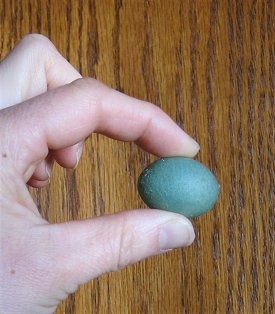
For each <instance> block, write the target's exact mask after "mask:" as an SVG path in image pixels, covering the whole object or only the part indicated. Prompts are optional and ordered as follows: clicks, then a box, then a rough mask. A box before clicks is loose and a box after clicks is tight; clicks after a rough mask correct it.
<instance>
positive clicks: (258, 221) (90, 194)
mask: <svg viewBox="0 0 275 314" xmlns="http://www.w3.org/2000/svg"><path fill="white" fill-rule="evenodd" d="M31 32H38V33H42V34H44V35H46V36H48V37H49V38H50V39H51V40H52V41H53V42H54V43H55V45H56V46H57V48H58V49H59V50H60V51H61V53H62V54H63V55H64V56H65V57H66V58H67V59H68V60H69V61H70V62H71V63H72V64H73V65H74V66H75V67H76V68H77V69H78V70H79V71H80V72H81V73H82V74H83V75H85V76H92V77H95V78H97V79H99V80H101V81H103V82H105V83H106V84H108V85H110V86H111V87H113V88H116V89H118V90H121V91H123V92H125V93H127V94H129V95H132V96H135V97H138V98H141V99H145V100H148V101H151V102H153V103H155V104H157V105H159V106H160V107H161V108H162V109H163V110H165V111H166V112H167V113H168V114H169V115H171V116H172V117H173V118H174V119H175V120H176V121H177V123H178V124H179V125H181V126H182V127H183V128H184V129H185V130H186V131H187V132H188V133H190V134H191V135H192V136H194V137H195V138H196V139H197V141H198V142H199V143H200V145H201V151H200V153H199V155H198V157H197V158H198V159H199V160H200V161H202V162H203V163H204V164H206V165H207V166H209V167H210V168H211V169H212V170H213V172H214V173H215V174H216V175H217V177H218V179H219V181H220V183H221V187H222V189H221V195H220V198H219V201H218V203H217V205H216V206H215V209H214V210H213V211H211V212H209V213H208V214H206V215H204V216H202V217H199V218H196V219H194V224H195V226H196V234H197V238H196V241H195V243H194V245H192V246H191V247H189V248H187V249H178V250H175V251H172V252H169V253H166V254H164V255H161V256H158V257H154V258H150V259H148V260H146V261H143V262H140V263H138V264H136V265H133V266H129V267H127V268H126V269H124V270H121V271H120V272H117V273H112V274H107V275H104V276H102V277H101V278H98V279H95V280H93V281H92V282H90V283H89V284H86V285H85V286H82V287H81V288H80V290H79V291H78V292H77V293H76V294H74V295H72V296H70V298H69V299H68V300H66V301H65V302H64V303H62V304H61V306H60V307H59V309H58V311H57V313H115V314H116V313H119V314H120V313H142V314H144V313H155V314H159V313H161V314H162V313H163V314H166V313H173V314H176V313H265V314H266V313H273V312H272V308H273V309H274V246H275V245H274V244H275V243H274V230H275V228H274V208H275V202H274V146H275V142H274V107H275V106H274V103H275V1H273V0H269V1H268V0H266V1H265V0H258V1H257V0H255V1H252V0H245V1H238V0H231V1H230V0H228V1H225V0H224V1H223V0H220V1H218V0H212V1H210V0H201V1H196V0H189V1H187V0H186V1H185V0H152V1H151V0H144V1H142V0H128V1H126V0H125V1H122V0H120V1H119V0H117V1H115V0H94V1H93V0H91V1H88V0H87V1H86V0H82V1H74V0H70V1H65V0H60V1H57V0H56V1H54V0H52V1H50V0H49V1H47V0H44V1H43V0H41V1H39V0H29V1H24V0H22V1H18V0H1V2H0V56H1V58H2V57H4V55H5V54H6V53H8V52H9V51H10V49H11V48H12V47H13V46H14V45H15V43H16V42H17V41H18V40H19V39H20V38H22V37H23V36H24V35H26V34H28V33H31ZM153 158H154V157H153V156H149V155H148V154H147V153H145V152H143V151H141V150H140V149H138V148H137V147H136V146H135V145H134V144H130V143H121V142H116V141H113V140H110V139H107V138H104V137H103V136H99V135H92V136H91V137H90V138H89V139H88V140H87V142H86V148H85V151H84V155H83V157H82V160H81V162H80V165H79V167H78V168H77V170H75V171H65V170H63V169H60V168H59V167H58V166H56V167H55V171H54V175H53V177H52V181H51V184H50V186H49V187H47V188H43V189H41V190H32V191H31V193H32V194H33V197H34V198H35V201H36V202H37V204H38V206H39V208H40V209H41V212H42V215H43V216H44V217H46V218H47V219H48V220H49V221H51V222H60V221H66V220H69V219H83V218H89V217H91V216H95V215H101V214H104V213H114V212H118V211H120V210H123V209H128V208H138V207H144V206H145V205H144V204H143V203H142V201H141V200H140V198H139V197H138V194H137V190H136V181H137V178H138V175H139V173H140V172H141V170H142V169H143V168H144V167H145V166H146V165H147V164H148V163H149V162H150V161H151V160H153Z"/></svg>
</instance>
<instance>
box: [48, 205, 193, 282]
mask: <svg viewBox="0 0 275 314" xmlns="http://www.w3.org/2000/svg"><path fill="white" fill-rule="evenodd" d="M50 227H51V228H56V230H55V231H57V230H58V232H57V233H56V232H55V234H58V235H59V236H57V237H56V238H55V241H56V246H57V247H56V250H55V252H58V253H57V254H58V256H57V257H56V258H55V260H56V261H57V264H56V268H57V269H56V271H57V273H58V276H57V277H58V283H59V284H60V278H62V279H63V280H66V282H63V283H62V286H63V287H72V286H78V285H79V284H83V283H85V282H87V281H89V280H91V279H93V278H95V277H98V276H99V275H101V274H103V273H106V272H109V271H116V270H119V269H121V268H123V267H125V266H127V265H129V264H132V263H135V262H137V261H140V260H142V259H144V258H146V257H150V256H153V255H157V254H160V253H161V252H165V251H167V250H170V249H173V248H177V247H183V246H187V245H189V244H191V243H192V242H193V240H194V238H195V234H194V229H193V226H192V224H191V222H190V221H189V220H188V219H187V218H185V217H183V216H182V215H178V214H175V213H170V212H165V211H161V210H152V209H146V210H132V211H124V212H121V213H118V214H114V215H106V216H100V217H96V218H94V219H90V220H84V221H71V222H68V223H62V224H57V225H51V226H50Z"/></svg>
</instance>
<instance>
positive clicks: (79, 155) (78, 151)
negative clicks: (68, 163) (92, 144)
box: [74, 143, 83, 168]
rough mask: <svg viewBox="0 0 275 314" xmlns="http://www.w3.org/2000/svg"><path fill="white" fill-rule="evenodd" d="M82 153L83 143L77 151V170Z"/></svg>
mask: <svg viewBox="0 0 275 314" xmlns="http://www.w3.org/2000/svg"><path fill="white" fill-rule="evenodd" d="M82 151H83V144H82V143H81V144H79V145H78V147H77V150H76V164H75V166H74V168H76V167H77V166H78V163H79V160H80V157H81V154H82Z"/></svg>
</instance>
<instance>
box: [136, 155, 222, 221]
mask: <svg viewBox="0 0 275 314" xmlns="http://www.w3.org/2000/svg"><path fill="white" fill-rule="evenodd" d="M138 191H139V194H140V196H141V198H142V199H143V201H144V202H145V203H146V204H147V205H148V206H149V207H151V208H158V209H163V210H167V211H172V212H176V213H179V214H182V215H184V216H186V217H197V216H200V215H202V214H204V213H205V212H207V211H209V210H210V209H211V208H212V207H213V206H214V204H215V203H216V201H217V199H218V195H219V192H220V185H219V183H218V182H217V180H216V178H215V176H214V175H213V174H212V172H211V171H210V170H209V169H208V168H207V167H205V166H204V165H203V164H201V163H200V162H198V161H196V160H194V159H192V158H185V157H166V158H160V159H159V160H157V161H155V162H153V163H152V164H151V165H149V166H148V167H147V168H146V169H144V171H143V172H142V173H141V175H140V177H139V180H138Z"/></svg>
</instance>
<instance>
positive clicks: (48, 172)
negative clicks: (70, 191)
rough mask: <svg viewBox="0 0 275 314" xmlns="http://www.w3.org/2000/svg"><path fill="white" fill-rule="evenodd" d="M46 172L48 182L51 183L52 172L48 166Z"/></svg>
mask: <svg viewBox="0 0 275 314" xmlns="http://www.w3.org/2000/svg"><path fill="white" fill-rule="evenodd" d="M45 171H46V174H47V176H48V182H49V183H50V182H51V172H50V169H49V167H48V166H47V165H46V166H45Z"/></svg>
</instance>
